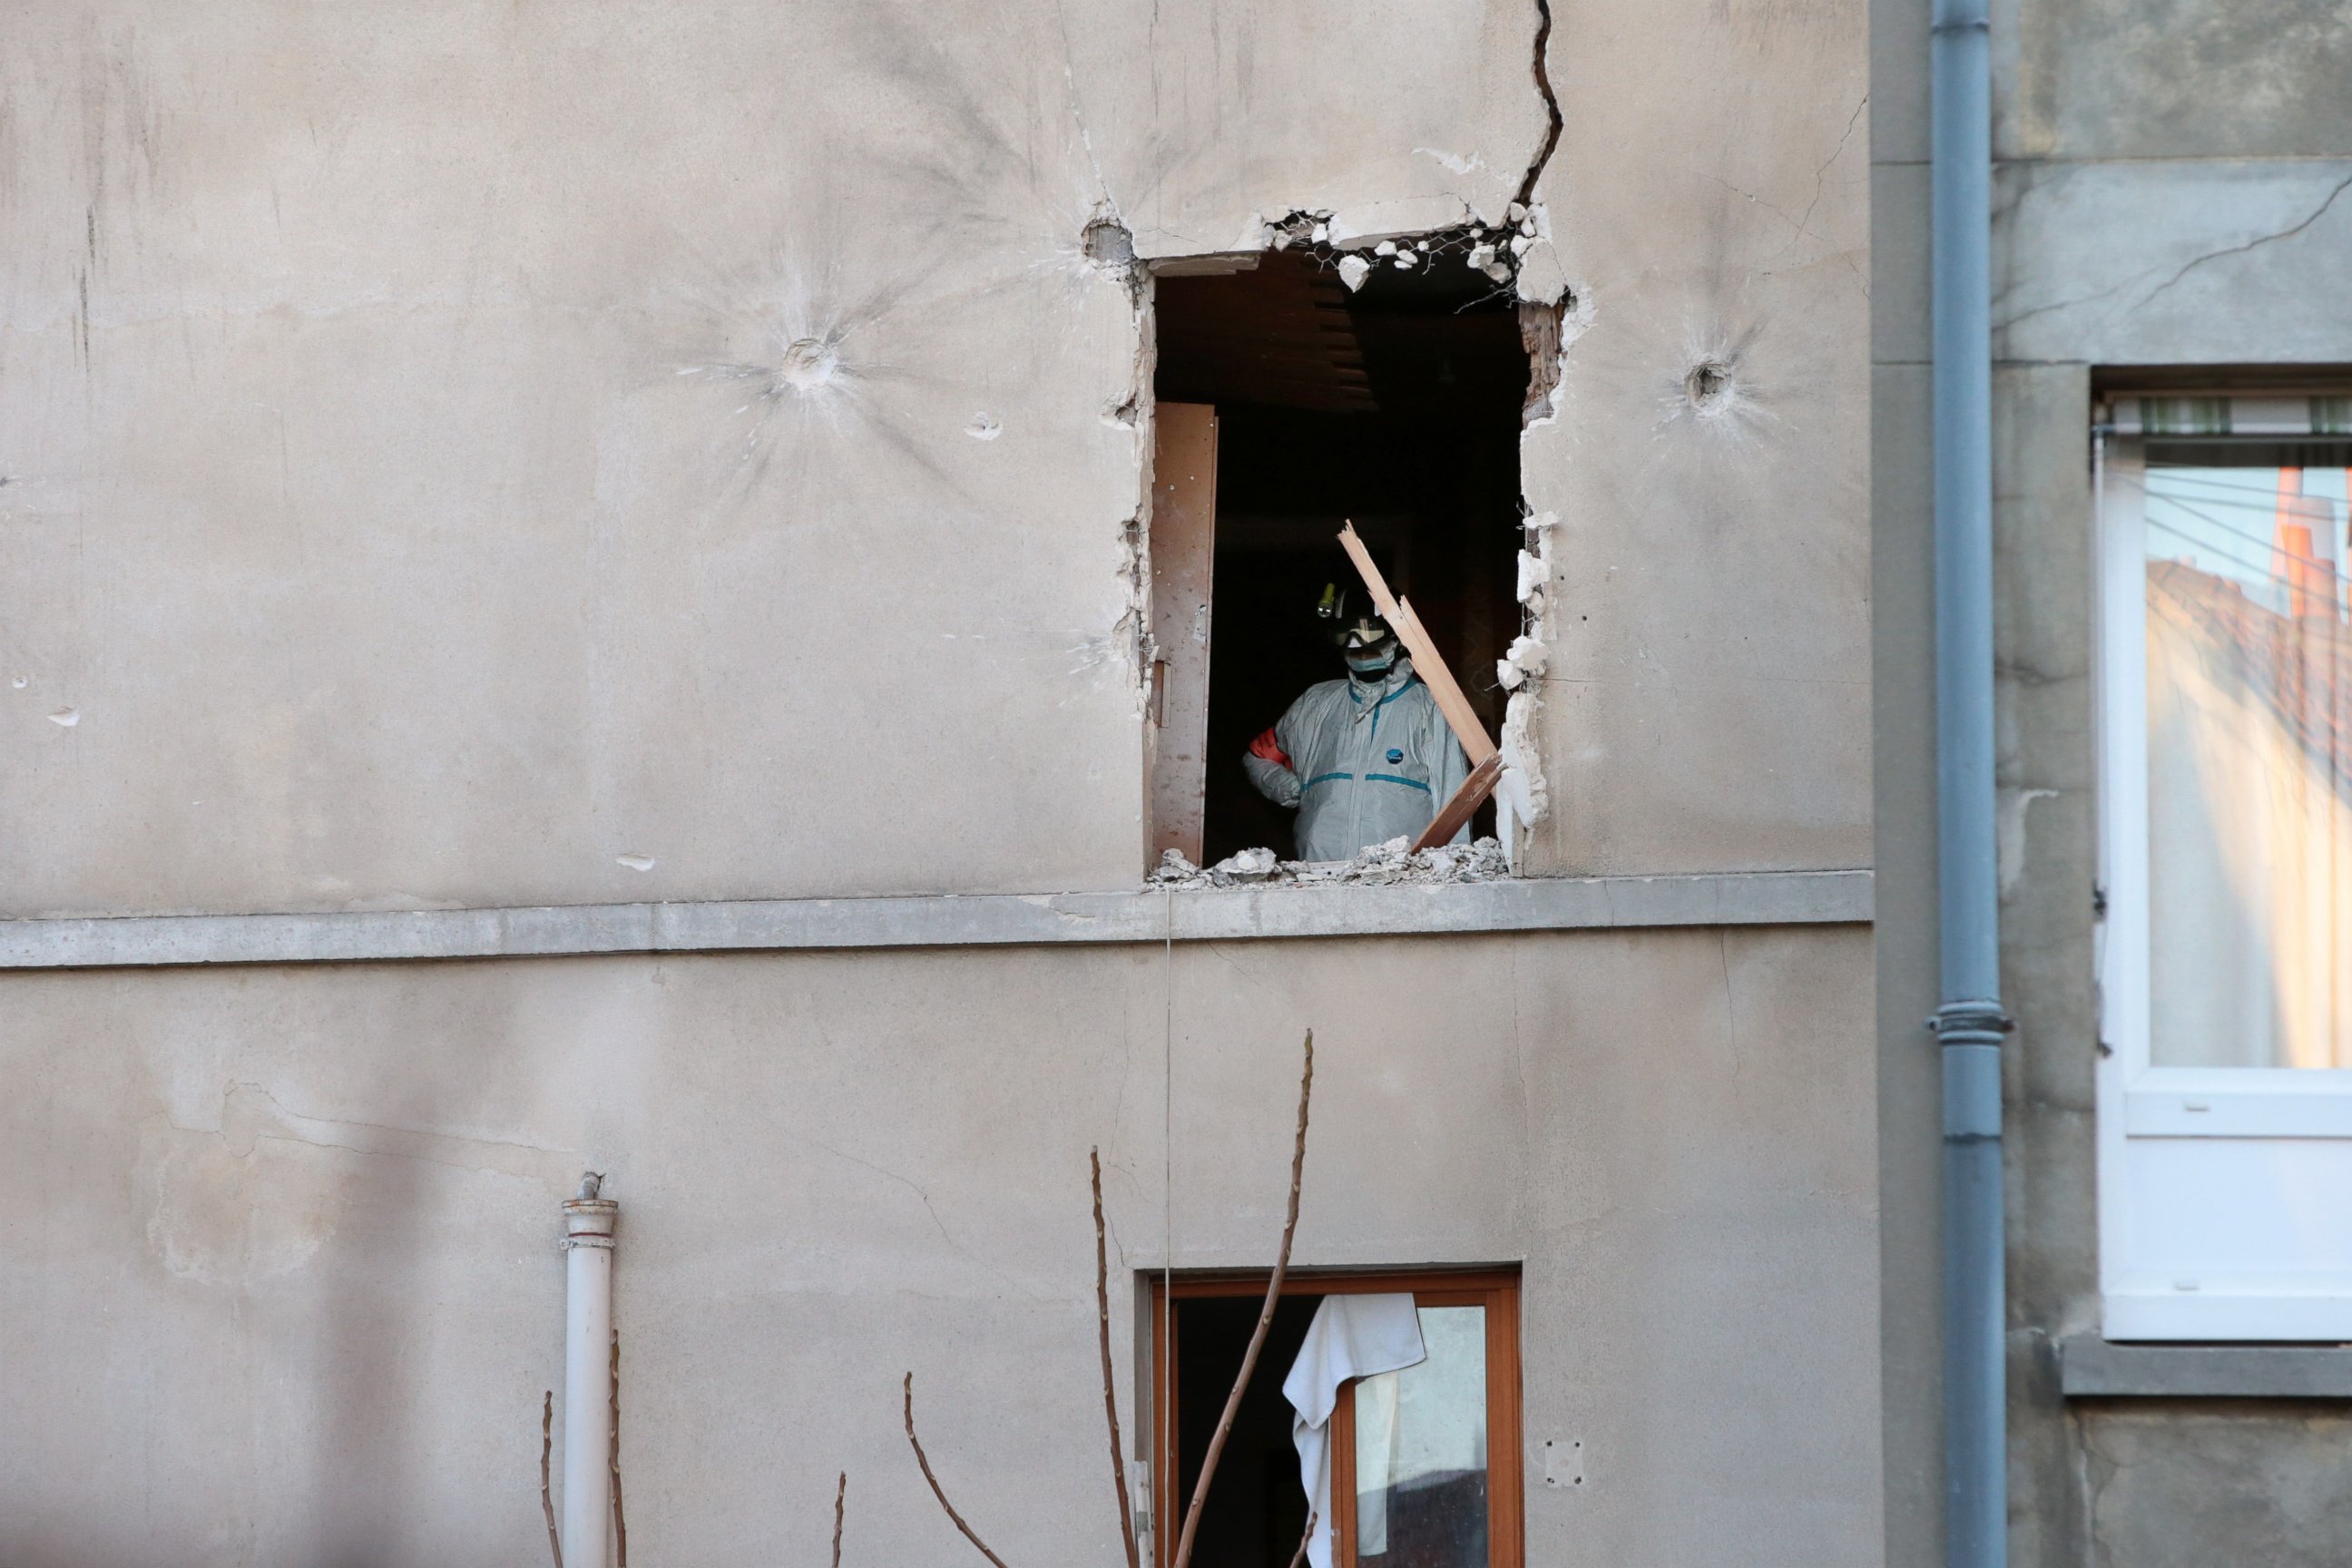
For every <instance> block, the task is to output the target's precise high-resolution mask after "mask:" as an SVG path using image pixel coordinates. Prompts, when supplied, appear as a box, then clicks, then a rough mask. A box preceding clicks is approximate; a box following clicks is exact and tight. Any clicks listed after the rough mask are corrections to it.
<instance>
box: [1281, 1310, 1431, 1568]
mask: <svg viewBox="0 0 2352 1568" xmlns="http://www.w3.org/2000/svg"><path fill="white" fill-rule="evenodd" d="M1428 1354H1429V1352H1427V1351H1426V1350H1424V1349H1423V1346H1422V1342H1421V1317H1420V1314H1419V1313H1417V1312H1415V1311H1414V1310H1413V1305H1412V1293H1411V1292H1409V1291H1400V1292H1398V1293H1396V1294H1393V1295H1380V1296H1346V1295H1339V1296H1326V1297H1324V1298H1323V1304H1322V1305H1321V1306H1320V1307H1318V1308H1317V1309H1316V1310H1315V1321H1313V1322H1311V1323H1309V1324H1307V1342H1306V1343H1304V1344H1302V1345H1300V1346H1299V1347H1298V1359H1297V1361H1294V1362H1292V1363H1290V1373H1289V1375H1288V1376H1286V1377H1285V1378H1284V1379H1283V1380H1282V1396H1283V1397H1284V1398H1285V1399H1287V1400H1289V1401H1290V1407H1291V1409H1292V1410H1294V1411H1296V1412H1297V1414H1296V1415H1294V1416H1293V1417H1292V1418H1291V1423H1290V1440H1291V1442H1292V1443H1293V1444H1294V1445H1296V1446H1297V1449H1298V1479H1299V1484H1300V1485H1301V1486H1302V1487H1304V1488H1305V1489H1306V1490H1307V1507H1308V1508H1311V1509H1313V1510H1315V1532H1314V1534H1313V1535H1312V1536H1311V1537H1310V1538H1309V1539H1308V1541H1307V1564H1308V1568H1331V1412H1332V1411H1333V1409H1335V1408H1336V1407H1337V1406H1338V1405H1339V1390H1340V1388H1341V1387H1342V1386H1343V1385H1344V1384H1346V1383H1347V1382H1348V1380H1349V1379H1350V1378H1357V1377H1371V1376H1373V1375H1375V1374H1377V1373H1383V1372H1400V1371H1402V1370H1403V1369H1404V1368H1406V1367H1409V1366H1417V1365H1419V1364H1420V1363H1422V1362H1423V1361H1425V1360H1426V1359H1428ZM1352 1502H1353V1500H1352V1499H1350V1500H1349V1503H1350V1504H1352Z"/></svg>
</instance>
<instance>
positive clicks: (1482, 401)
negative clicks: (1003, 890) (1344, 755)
mask: <svg viewBox="0 0 2352 1568" xmlns="http://www.w3.org/2000/svg"><path fill="white" fill-rule="evenodd" d="M1439 248H1440V247H1433V249H1432V253H1431V254H1430V255H1429V257H1428V259H1427V261H1426V262H1425V263H1423V264H1419V265H1416V266H1414V267H1412V268H1392V267H1381V268H1375V269H1374V270H1373V271H1372V273H1371V274H1370V277H1369V278H1368V279H1366V281H1365V282H1364V284H1363V286H1362V287H1361V288H1360V289H1356V290H1352V291H1351V290H1349V289H1348V288H1347V287H1345V285H1344V284H1343V283H1342V282H1341V281H1340V279H1339V274H1338V272H1337V270H1336V268H1333V267H1332V266H1331V265H1330V263H1329V262H1328V260H1327V259H1325V258H1319V257H1318V255H1316V254H1314V253H1312V252H1308V251H1301V250H1290V251H1276V252H1269V253H1265V254H1264V255H1260V256H1256V257H1244V258H1235V259H1234V263H1233V265H1234V270H1232V271H1229V272H1226V273H1223V274H1222V275H1211V276H1196V275H1185V276H1172V277H1171V276H1166V275H1162V276H1160V277H1159V278H1158V279H1156V281H1155V284H1154V300H1155V307H1156V311H1157V322H1156V328H1157V331H1156V336H1157V342H1158V372H1157V379H1156V382H1155V393H1156V395H1157V397H1158V398H1159V400H1160V405H1161V416H1162V417H1161V421H1160V425H1161V429H1162V436H1163V442H1164V441H1165V439H1166V435H1167V432H1168V431H1170V430H1171V429H1174V428H1177V427H1178V426H1180V425H1181V418H1180V417H1177V416H1178V415H1179V413H1180V411H1178V410H1175V409H1172V408H1171V407H1170V405H1193V409H1192V412H1191V413H1190V414H1189V415H1186V417H1192V418H1193V419H1194V421H1195V423H1196V425H1197V423H1198V419H1199V415H1198V409H1199V408H1200V407H1201V406H1202V405H1207V406H1211V407H1213V409H1214V419H1213V454H1212V455H1211V456H1209V457H1208V458H1202V459H1201V460H1198V461H1192V462H1189V463H1188V464H1186V465H1185V467H1184V471H1183V472H1181V473H1177V472H1173V471H1171V472H1169V473H1163V474H1160V475H1158V476H1157V477H1156V478H1155V482H1154V492H1153V501H1154V509H1155V510H1154V521H1153V530H1152V553H1153V573H1154V633H1155V637H1156V638H1157V639H1158V641H1159V643H1160V652H1161V657H1162V658H1164V659H1167V660H1168V662H1167V663H1166V664H1165V665H1164V666H1162V667H1160V668H1159V669H1158V671H1157V680H1158V685H1157V686H1156V688H1155V691H1154V695H1153V709H1154V713H1153V717H1154V719H1155V720H1156V721H1158V722H1157V723H1156V725H1155V735H1156V738H1157V744H1158V747H1159V752H1158V755H1157V757H1156V759H1155V768H1156V769H1159V770H1160V774H1161V776H1160V778H1159V779H1157V780H1156V781H1155V803H1154V843H1153V846H1152V850H1151V854H1152V856H1153V858H1157V856H1158V854H1159V852H1160V849H1161V848H1164V847H1179V848H1181V849H1183V850H1184V851H1185V853H1186V854H1187V855H1189V856H1191V857H1192V858H1195V859H1197V860H1199V861H1201V862H1202V863H1204V864H1205V863H1208V862H1210V861H1213V860H1217V859H1221V858H1224V857H1226V856H1228V855H1231V854H1233V853H1234V852H1235V851H1237V850H1240V849H1244V848H1250V847H1257V846H1261V845H1263V846H1267V847H1272V848H1274V849H1275V850H1276V851H1277V852H1278V853H1280V854H1281V855H1283V856H1285V857H1290V856H1293V855H1295V854H1296V853H1297V845H1296V839H1295V836H1294V832H1293V825H1294V823H1295V821H1296V814H1295V813H1294V812H1292V811H1290V810H1287V809H1285V808H1283V807H1281V806H1277V805H1275V804H1274V803H1273V802H1271V801H1269V800H1267V799H1266V798H1265V797H1264V796H1263V795H1260V794H1259V793H1258V792H1257V790H1256V789H1255V787H1254V786H1253V785H1252V784H1251V782H1250V780H1249V777H1248V775H1247V773H1245V772H1244V767H1243V764H1242V756H1243V753H1244V752H1245V751H1246V750H1247V748H1248V747H1249V745H1250V742H1252V740H1253V739H1254V738H1255V737H1256V736H1258V735H1259V734H1260V733H1261V732H1262V731H1265V730H1266V729H1267V728H1268V727H1269V726H1271V725H1273V724H1275V723H1276V721H1278V720H1279V719H1281V718H1282V717H1283V715H1284V713H1285V711H1286V710H1287V709H1288V708H1289V707H1290V705H1291V703H1292V702H1293V701H1295V700H1297V698H1298V697H1299V696H1300V695H1301V694H1302V693H1303V692H1305V691H1306V690H1307V689H1308V688H1309V687H1312V686H1314V685H1316V684H1317V683H1318V682H1322V681H1329V680H1335V679H1345V678H1346V675H1347V670H1346V668H1345V666H1344V664H1343V663H1342V660H1341V658H1340V655H1339V651H1338V649H1337V647H1335V645H1334V644H1333V642H1332V641H1331V640H1330V637H1329V630H1328V623H1327V622H1323V621H1320V620H1318V616H1317V615H1316V606H1317V605H1318V601H1319V600H1320V599H1321V597H1322V595H1323V592H1324V589H1325V587H1326V586H1327V585H1332V586H1335V587H1336V588H1338V589H1339V590H1341V591H1344V592H1346V593H1348V594H1349V605H1350V608H1351V610H1352V608H1353V607H1354V606H1356V605H1363V604H1364V603H1365V601H1366V599H1367V595H1366V594H1365V591H1364V589H1363V586H1362V584H1361V582H1360V579H1359V577H1358V576H1357V574H1356V572H1355V570H1354V568H1353V567H1352V566H1351V565H1350V564H1349V561H1348V558H1347V556H1346V554H1345V553H1344V552H1342V551H1341V550H1340V548H1339V545H1338V544H1337V542H1335V541H1336V535H1337V534H1338V532H1339V526H1340V523H1341V521H1342V520H1345V519H1352V520H1353V521H1354V522H1355V525H1356V530H1357V531H1358V532H1359V533H1360V534H1361V535H1362V536H1363V538H1364V540H1365V542H1366V544H1367V546H1368V547H1369V548H1370V552H1371V554H1372V556H1373V558H1374V560H1375V561H1376V562H1377V563H1379V565H1380V566H1381V571H1382V572H1383V573H1384V574H1386V575H1387V577H1388V579H1389V583H1390V585H1391V588H1393V589H1394V590H1395V591H1396V592H1397V594H1398V595H1401V596H1402V597H1404V598H1406V599H1409V600H1410V601H1411V602H1412V605H1413V607H1414V608H1415V610H1416V611H1418V612H1419V614H1420V616H1421V618H1422V620H1423V623H1424V624H1425V625H1426V626H1428V628H1429V631H1430V634H1431V637H1432V638H1433V641H1434V642H1435V643H1436V645H1437V647H1438V649H1439V651H1440V652H1441V653H1443V654H1444V657H1445V659H1446V661H1447V663H1448V665H1449V666H1450V667H1451V668H1452V669H1453V672H1454V677H1455V679H1458V680H1459V681H1460V682H1461V684H1462V687H1463V689H1464V690H1465V693H1466V694H1467V695H1468V697H1469V699H1470V701H1471V704H1472V706H1473V707H1474V708H1475V710H1477V712H1478V715H1479V717H1480V718H1481V719H1482V720H1483V721H1485V723H1486V728H1487V730H1488V731H1489V732H1490V733H1494V732H1498V731H1500V729H1501V726H1502V720H1503V710H1504V706H1505V699H1506V697H1507V693H1505V692H1504V691H1503V690H1502V689H1501V688H1500V686H1499V685H1498V683H1497V682H1496V677H1495V663H1496V659H1497V658H1500V657H1501V656H1502V654H1503V653H1504V652H1505V651H1506V650H1507V648H1508V647H1509V646H1510V642H1511V639H1512V637H1515V636H1516V635H1517V632H1518V630H1519V612H1518V605H1517V598H1516V596H1515V595H1516V589H1517V552H1518V550H1519V548H1520V546H1521V544H1522V543H1523V542H1524V540H1525V534H1524V531H1523V522H1522V516H1523V511H1522V508H1521V505H1520V492H1519V437H1520V431H1521V416H1522V412H1523V409H1524V407H1525V405H1526V404H1527V402H1528V396H1529V390H1530V382H1529V375H1528V363H1529V360H1528V347H1527V345H1526V342H1525V340H1524V337H1523V332H1522V322H1521V321H1520V319H1519V312H1518V308H1517V304H1516V303H1515V302H1514V301H1513V300H1512V299H1511V298H1510V296H1509V295H1508V293H1507V291H1502V290H1497V289H1496V286H1495V283H1494V280H1493V279H1490V278H1488V277H1486V275H1484V274H1483V273H1480V272H1477V271H1475V270H1473V269H1472V268H1470V267H1469V266H1468V265H1467V264H1466V262H1465V259H1464V258H1462V257H1461V256H1460V255H1458V254H1444V255H1441V254H1437V253H1436V252H1437V250H1438V249H1439ZM1166 449H1167V448H1166V447H1165V446H1164V445H1163V448H1162V450H1163V452H1165V451H1166ZM1196 451H1197V448H1196ZM1204 470H1205V472H1206V473H1207V474H1208V476H1209V478H1208V479H1207V484H1208V487H1209V489H1210V490H1211V491H1212V492H1213V495H1212V497H1211V499H1209V500H1206V501H1204V502H1202V503H1201V506H1200V508H1198V509H1196V510H1203V511H1204V513H1205V515H1204V516H1203V517H1201V518H1196V519H1194V520H1193V521H1192V522H1190V523H1186V522H1184V521H1181V520H1180V519H1179V518H1178V517H1177V516H1176V515H1175V512H1176V509H1177V508H1178V507H1179V506H1181V503H1182V502H1183V500H1185V498H1184V496H1183V495H1182V494H1181V488H1182V487H1183V486H1185V485H1187V484H1191V485H1193V486H1195V487H1196V489H1197V487H1198V486H1199V485H1200V484H1201V483H1202V473H1203V471H1204ZM1171 487H1175V488H1173V489H1171ZM1204 525H1205V526H1206V527H1207V528H1208V529H1209V530H1210V531H1211V534H1212V539H1211V541H1210V542H1208V548H1207V549H1206V551H1205V552H1203V553H1202V555H1201V557H1200V559H1202V560H1205V561H1206V562H1207V563H1208V567H1207V570H1206V571H1205V573H1194V574H1192V575H1193V576H1195V577H1204V578H1205V581H1204V582H1202V583H1201V584H1200V587H1199V589H1196V590H1192V591H1193V592H1194V594H1195V596H1196V597H1205V599H1206V602H1207V605H1208V610H1209V614H1208V617H1207V636H1206V638H1205V641H1203V642H1201V643H1199V644H1197V645H1194V644H1193V639H1192V636H1191V630H1192V624H1193V622H1192V614H1191V610H1190V608H1189V607H1188V605H1186V604H1184V603H1181V602H1178V601H1180V600H1181V595H1180V594H1179V593H1177V591H1176V589H1177V587H1179V586H1181V584H1182V583H1183V582H1184V581H1186V580H1187V578H1186V574H1185V572H1184V571H1183V570H1181V569H1179V568H1177V567H1176V566H1175V564H1174V563H1173V559H1172V555H1173V552H1176V551H1178V550H1180V549H1181V548H1183V547H1184V545H1185V541H1182V540H1180V539H1178V538H1177V537H1176V535H1177V534H1178V533H1179V532H1181V531H1182V530H1184V529H1185V528H1188V527H1190V528H1194V529H1197V528H1199V527H1201V526H1204ZM1191 543H1192V546H1193V547H1195V548H1196V549H1197V547H1198V546H1199V545H1200V543H1201V542H1200V541H1199V540H1198V539H1197V537H1195V538H1193V539H1192V541H1191ZM1163 590H1165V591H1164V592H1163ZM1163 601H1165V602H1163ZM1171 650H1172V651H1171ZM1202 706H1205V713H1202V712H1201V711H1199V709H1200V707H1202ZM1171 769H1173V770H1174V771H1175V772H1176V773H1178V774H1180V775H1182V776H1180V777H1178V778H1175V779H1172V780H1171V777H1170V776H1169V773H1170V770H1171ZM1192 802H1197V805H1191V808H1190V814H1189V816H1188V810H1187V808H1188V805H1189V804H1190V803H1192ZM1439 804H1442V802H1440V803H1439ZM1494 810H1495V808H1494V805H1492V803H1491V802H1490V803H1489V804H1488V805H1486V806H1484V807H1482V808H1481V809H1480V811H1479V814H1478V816H1477V817H1476V818H1475V819H1474V820H1473V822H1472V824H1471V832H1472V834H1473V835H1474V836H1475V835H1482V834H1489V833H1492V832H1494V830H1495V827H1494Z"/></svg>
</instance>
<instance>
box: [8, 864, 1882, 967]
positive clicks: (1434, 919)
mask: <svg viewBox="0 0 2352 1568" xmlns="http://www.w3.org/2000/svg"><path fill="white" fill-rule="evenodd" d="M1870 918H1871V874H1870V873H1869V872H1868V871H1779V872H1746V873H1735V874H1730V875H1722V876H1694V877H1589V878H1558V879H1551V878H1546V879H1528V880H1524V881H1504V882H1469V883H1454V884H1447V885H1443V886H1437V887H1339V888H1334V887H1265V888H1216V889H1209V888H1202V889H1142V890H1139V891H1134V892H1121V893H1035V894H1023V893H988V894H969V895H951V894H950V895H925V896H910V897H905V898H883V899H761V900H742V901H736V902H723V903H718V902H714V903H667V904H564V905H553V906H548V907H543V908H537V909H504V910H398V911H389V912H385V911H369V912H320V913H316V914H253V915H154V916H122V917H116V918H110V919H100V920H26V921H0V968H5V969H83V968H101V967H110V966H116V965H142V964H171V963H358V962H364V961H367V960H373V959H403V958H509V957H552V956H558V955H563V954H575V953H599V952H736V951H743V950H751V949H794V948H887V947H975V946H980V947H986V946H1020V945H1035V944H1045V943H1057V942H1161V941H1167V940H1171V939H1172V940H1174V941H1177V942H1237V941H1246V940H1250V939H1255V938H1273V937H1318V936H1323V937H1328V936H1387V935H1441V934H1448V933H1461V932H1471V931H1580V930H1611V929H1623V928H1627V927H1638V926H1718V925H1804V924H1833V923H1848V924H1850V923H1858V922H1866V921H1869V920H1870Z"/></svg>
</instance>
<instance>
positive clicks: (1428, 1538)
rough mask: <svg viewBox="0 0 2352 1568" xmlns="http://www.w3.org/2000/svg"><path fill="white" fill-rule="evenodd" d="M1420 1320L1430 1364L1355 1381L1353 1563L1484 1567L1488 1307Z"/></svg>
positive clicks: (1437, 1311) (1426, 1311) (1433, 1313)
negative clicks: (1354, 1533)
mask: <svg viewBox="0 0 2352 1568" xmlns="http://www.w3.org/2000/svg"><path fill="white" fill-rule="evenodd" d="M1420 1315H1421V1339H1422V1344H1423V1348H1424V1349H1426V1350H1427V1351H1428V1352H1429V1359H1428V1360H1426V1361H1424V1362H1423V1363H1421V1364H1420V1365H1418V1366H1409V1367H1407V1368H1405V1369H1404V1370H1403V1371H1402V1372H1390V1373H1381V1375H1380V1376H1378V1377H1368V1378H1365V1379H1363V1380H1362V1381H1361V1382H1360V1383H1358V1384H1356V1561H1357V1563H1358V1564H1359V1565H1360V1568H1375V1565H1378V1568H1486V1309H1485V1308H1484V1307H1423V1308H1422V1309H1421V1313H1420Z"/></svg>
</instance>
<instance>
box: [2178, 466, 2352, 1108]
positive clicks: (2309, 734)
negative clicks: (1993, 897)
mask: <svg viewBox="0 0 2352 1568" xmlns="http://www.w3.org/2000/svg"><path fill="white" fill-rule="evenodd" d="M2148 458H2149V460H2148V465H2147V511H2146V520H2147V743H2148V838H2149V887H2150V895H2151V902H2150V910H2149V914H2150V931H2149V934H2150V938H2151V943H2152V953H2151V956H2152V959H2153V964H2152V970H2153V974H2152V980H2153V990H2152V995H2151V998H2150V999H2151V1001H2152V1003H2153V1006H2152V1009H2151V1025H2152V1030H2151V1038H2150V1059H2151V1060H2152V1061H2153V1062H2154V1063H2155V1065H2157V1066H2159V1067H2283V1068H2331V1067H2336V1068H2341V1067H2352V906H2347V893H2352V817H2347V811H2352V788H2348V787H2347V785H2352V626H2347V598H2346V584H2347V572H2346V547H2347V540H2346V534H2345V530H2346V525H2347V515H2346V513H2347V504H2346V503H2347V485H2346V478H2347V474H2346V468H2345V465H2346V464H2347V462H2352V446H2343V445H2339V444H2333V443H2326V444H2309V445H2303V446H2297V447H2293V448H2286V449H2280V448H2263V447H2228V446H2221V445H2216V446H2213V447H2203V448H2200V447H2194V446H2191V445H2189V444H2186V443H2180V444H2168V445H2165V446H2157V447H2152V449H2151V450H2150V452H2149V454H2148ZM2323 459H2324V461H2323Z"/></svg>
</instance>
